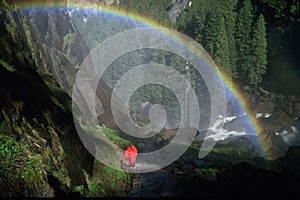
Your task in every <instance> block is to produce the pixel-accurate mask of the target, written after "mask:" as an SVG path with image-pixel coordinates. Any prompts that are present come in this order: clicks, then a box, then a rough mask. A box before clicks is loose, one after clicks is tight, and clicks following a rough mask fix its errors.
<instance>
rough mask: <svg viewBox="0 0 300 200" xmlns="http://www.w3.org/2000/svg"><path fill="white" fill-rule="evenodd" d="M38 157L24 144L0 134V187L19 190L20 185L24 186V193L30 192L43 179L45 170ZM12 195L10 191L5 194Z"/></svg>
mask: <svg viewBox="0 0 300 200" xmlns="http://www.w3.org/2000/svg"><path fill="white" fill-rule="evenodd" d="M40 159H41V158H39V157H37V156H35V155H34V154H32V153H31V152H30V151H29V149H28V148H26V146H25V145H23V144H21V143H19V142H16V141H15V140H14V139H13V138H11V137H8V136H4V135H0V160H1V163H0V176H1V178H0V185H1V186H0V188H1V187H6V188H9V191H19V189H20V187H24V188H23V190H24V191H25V194H26V195H28V194H30V192H31V191H32V189H34V187H36V186H38V184H40V183H42V182H44V181H45V174H46V172H45V171H44V168H43V166H42V164H41V162H40ZM16 183H18V184H16ZM1 191H3V190H2V189H1ZM13 195H14V194H13V192H11V193H8V194H6V195H5V196H13Z"/></svg>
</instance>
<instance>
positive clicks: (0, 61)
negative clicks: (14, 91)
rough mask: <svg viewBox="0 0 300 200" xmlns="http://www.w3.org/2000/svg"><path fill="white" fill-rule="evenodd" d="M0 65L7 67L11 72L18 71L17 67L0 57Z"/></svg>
mask: <svg viewBox="0 0 300 200" xmlns="http://www.w3.org/2000/svg"><path fill="white" fill-rule="evenodd" d="M0 65H2V66H3V67H5V68H6V69H7V70H8V71H9V72H14V71H16V69H15V68H14V67H13V66H11V65H9V64H8V63H7V62H5V61H4V60H2V59H0Z"/></svg>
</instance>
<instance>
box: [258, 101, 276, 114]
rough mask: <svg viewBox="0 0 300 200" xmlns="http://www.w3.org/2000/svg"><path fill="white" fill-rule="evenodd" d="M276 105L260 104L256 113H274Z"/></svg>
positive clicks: (269, 103)
mask: <svg viewBox="0 0 300 200" xmlns="http://www.w3.org/2000/svg"><path fill="white" fill-rule="evenodd" d="M274 108H275V105H274V103H273V102H259V103H258V104H257V105H256V106H255V108H254V111H255V112H256V113H274Z"/></svg>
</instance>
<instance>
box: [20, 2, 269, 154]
mask: <svg viewBox="0 0 300 200" xmlns="http://www.w3.org/2000/svg"><path fill="white" fill-rule="evenodd" d="M14 2H15V5H17V7H16V8H20V9H35V8H64V7H67V8H82V9H95V10H97V11H101V12H105V13H108V14H112V15H115V16H118V17H121V18H124V19H129V20H133V21H137V22H140V23H142V24H145V26H149V27H153V28H156V29H164V28H168V27H167V26H164V25H162V24H160V23H158V22H156V21H155V20H153V19H150V18H146V17H145V16H143V15H141V14H139V13H137V12H135V11H132V10H126V9H122V8H120V7H117V6H113V5H107V6H106V5H103V4H99V5H95V4H93V3H90V2H87V1H85V2H81V1H79V0H78V1H76V0H55V1H53V0H46V1H44V2H37V1H26V0H15V1H14ZM166 34H168V33H166ZM169 35H170V34H169ZM171 37H172V35H171ZM175 39H177V38H175ZM180 43H182V44H185V41H180ZM185 45H186V46H188V47H189V45H188V44H185ZM191 51H193V50H191ZM210 65H211V64H210ZM220 78H221V79H222V80H223V81H224V83H225V85H226V87H227V88H228V89H229V90H230V91H231V92H232V93H233V95H234V96H235V98H236V99H237V100H238V102H239V104H240V105H238V106H241V107H242V109H243V110H244V111H245V113H247V116H248V118H249V120H250V122H251V125H252V128H253V129H254V130H255V133H256V134H257V135H258V140H259V143H260V145H261V149H262V153H263V154H264V155H263V156H264V157H265V158H266V159H273V155H272V153H270V151H268V150H269V149H270V146H269V145H268V144H267V142H265V141H266V139H265V138H264V137H263V136H262V135H261V134H259V133H261V132H262V130H263V129H262V127H261V125H260V124H259V123H258V121H257V120H256V117H255V116H254V115H253V114H251V113H252V112H251V110H250V108H249V107H248V105H247V100H246V98H245V97H244V96H243V92H242V91H241V90H240V89H239V88H238V87H236V86H235V85H234V84H233V83H232V82H231V81H230V79H229V77H227V76H226V75H225V74H224V73H220Z"/></svg>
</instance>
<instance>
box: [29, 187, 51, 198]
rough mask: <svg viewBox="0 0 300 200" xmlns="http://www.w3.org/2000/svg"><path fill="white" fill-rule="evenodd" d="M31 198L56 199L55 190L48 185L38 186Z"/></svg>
mask: <svg viewBox="0 0 300 200" xmlns="http://www.w3.org/2000/svg"><path fill="white" fill-rule="evenodd" d="M31 197H34V198H53V197H55V191H54V189H53V188H52V187H51V186H50V185H49V184H47V183H44V184H42V185H40V186H38V187H37V188H36V189H35V190H34V191H33V192H32V195H31Z"/></svg>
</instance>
